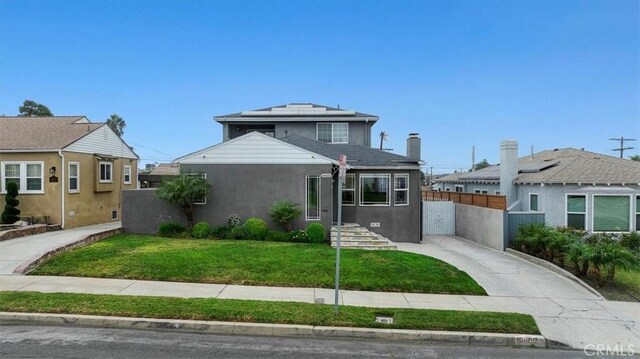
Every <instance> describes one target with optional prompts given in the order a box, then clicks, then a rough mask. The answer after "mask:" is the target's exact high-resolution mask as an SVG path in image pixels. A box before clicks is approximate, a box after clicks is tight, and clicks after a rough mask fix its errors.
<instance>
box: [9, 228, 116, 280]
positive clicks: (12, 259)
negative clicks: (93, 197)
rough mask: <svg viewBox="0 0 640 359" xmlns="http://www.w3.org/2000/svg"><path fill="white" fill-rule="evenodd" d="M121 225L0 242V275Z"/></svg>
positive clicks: (49, 233) (42, 234)
mask: <svg viewBox="0 0 640 359" xmlns="http://www.w3.org/2000/svg"><path fill="white" fill-rule="evenodd" d="M121 225H122V224H121V223H120V222H119V221H117V222H109V223H102V224H95V225H92V226H86V227H78V228H72V229H65V230H62V231H55V232H46V233H41V234H34V235H32V236H26V237H20V238H15V239H10V240H7V241H0V275H7V274H13V272H14V271H15V270H16V269H17V268H18V267H19V266H20V265H21V264H23V263H25V262H30V261H32V260H33V259H34V258H37V257H39V256H41V255H43V254H45V253H47V252H48V251H50V250H53V249H56V248H58V247H62V246H64V245H67V244H69V243H73V242H76V241H79V240H80V239H82V238H84V237H86V236H88V235H91V234H94V233H98V232H102V231H106V230H109V229H115V228H119V227H121Z"/></svg>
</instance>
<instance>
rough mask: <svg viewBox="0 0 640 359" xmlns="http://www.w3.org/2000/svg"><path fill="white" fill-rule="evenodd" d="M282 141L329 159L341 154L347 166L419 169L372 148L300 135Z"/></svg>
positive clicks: (403, 158)
mask: <svg viewBox="0 0 640 359" xmlns="http://www.w3.org/2000/svg"><path fill="white" fill-rule="evenodd" d="M280 140H282V141H285V142H288V143H290V144H292V145H294V146H298V147H300V148H303V149H305V150H307V151H311V152H314V153H317V154H319V155H322V156H324V157H328V158H331V159H335V160H337V159H338V156H340V155H341V154H343V155H346V156H347V165H349V166H351V167H354V168H359V167H415V168H416V169H419V168H420V167H419V162H418V161H416V160H412V159H410V158H408V157H405V156H400V155H396V154H393V153H389V152H385V151H381V150H377V149H374V148H370V147H364V146H360V145H349V144H333V143H325V142H320V141H316V140H313V139H310V138H307V137H302V136H298V135H289V136H287V138H286V139H285V138H281V139H280Z"/></svg>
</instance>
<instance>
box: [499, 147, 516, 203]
mask: <svg viewBox="0 0 640 359" xmlns="http://www.w3.org/2000/svg"><path fill="white" fill-rule="evenodd" d="M516 177H518V142H517V141H515V140H504V141H502V142H501V143H500V193H501V194H503V195H505V196H507V207H509V206H510V205H511V204H512V203H513V202H514V201H515V200H516V195H517V193H516V186H515V185H514V184H513V181H514V180H515V179H516Z"/></svg>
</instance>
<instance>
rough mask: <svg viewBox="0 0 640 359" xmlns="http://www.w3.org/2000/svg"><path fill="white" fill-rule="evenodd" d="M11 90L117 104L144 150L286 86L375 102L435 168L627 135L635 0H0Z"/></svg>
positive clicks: (631, 126)
mask: <svg viewBox="0 0 640 359" xmlns="http://www.w3.org/2000/svg"><path fill="white" fill-rule="evenodd" d="M25 99H32V100H35V101H37V102H40V103H43V104H45V105H47V106H48V107H49V108H50V109H51V110H52V111H53V113H54V114H56V115H73V114H83V115H87V116H88V117H89V118H90V119H91V120H92V121H94V122H98V121H104V120H105V119H106V118H107V117H108V116H109V115H110V114H112V113H117V114H119V115H121V116H122V117H123V118H124V119H125V120H126V122H127V127H126V128H125V135H124V138H125V140H126V141H127V142H128V143H129V144H130V145H132V146H133V147H134V148H135V150H136V152H137V153H138V154H139V155H140V156H141V158H142V161H143V163H144V162H154V161H158V162H163V161H169V160H171V159H173V158H176V157H179V156H181V155H184V154H186V153H189V152H192V151H194V150H197V149H200V148H203V147H206V146H210V145H212V144H214V143H218V142H219V141H220V140H221V137H222V136H221V126H220V125H219V124H217V123H215V122H214V121H213V120H212V117H213V116H214V115H221V114H227V113H233V112H238V111H242V110H250V109H257V108H263V107H269V106H272V105H280V104H285V103H290V102H313V103H318V104H325V105H329V106H336V105H338V104H339V105H340V106H341V108H346V109H351V110H357V111H361V112H365V113H371V114H375V115H378V116H380V121H379V122H378V123H377V124H376V126H375V127H374V134H377V133H379V132H380V131H386V132H388V133H389V134H390V139H389V141H388V143H387V144H386V145H385V147H390V148H393V149H394V150H395V152H397V153H401V154H402V153H404V152H405V140H406V137H407V134H408V133H410V132H419V133H420V134H421V137H422V157H423V160H425V161H426V162H427V165H426V166H427V167H430V166H433V167H434V169H433V171H434V173H440V172H449V171H453V170H454V169H466V168H468V167H469V166H470V162H471V147H472V146H475V147H476V158H477V160H478V161H479V160H481V159H482V158H486V159H488V160H489V162H492V163H495V162H497V161H498V159H499V152H498V151H499V143H500V141H501V140H502V139H506V138H511V139H516V140H518V142H519V144H520V154H521V155H526V154H528V153H529V151H530V146H531V145H533V146H534V148H535V150H536V151H539V150H543V149H552V148H562V147H575V148H581V147H584V148H585V149H588V150H592V151H596V152H601V153H606V154H612V155H616V153H614V152H612V151H610V150H611V149H612V148H614V147H615V146H616V145H617V144H616V143H615V142H613V141H609V138H610V137H620V136H625V137H633V138H638V140H640V2H638V1H614V0H611V1H585V0H579V1H544V0H536V1H507V0H503V1H475V0H474V1H449V0H447V1H366V2H365V1H225V2H217V1H177V0H175V1H24V0H20V1H13V0H4V1H1V2H0V114H6V115H15V114H17V112H18V106H19V105H20V104H21V103H22V101H24V100H25ZM377 142H378V139H377V138H375V137H374V138H373V140H372V143H377ZM630 144H631V145H634V147H636V148H640V141H636V142H635V143H630ZM637 153H640V151H639V150H638V149H635V150H631V151H628V152H626V153H625V155H627V156H628V155H632V154H637Z"/></svg>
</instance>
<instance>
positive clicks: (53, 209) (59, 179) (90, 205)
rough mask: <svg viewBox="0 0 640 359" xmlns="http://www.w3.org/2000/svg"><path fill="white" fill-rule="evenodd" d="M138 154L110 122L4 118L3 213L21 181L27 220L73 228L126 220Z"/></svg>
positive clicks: (0, 161)
mask: <svg viewBox="0 0 640 359" xmlns="http://www.w3.org/2000/svg"><path fill="white" fill-rule="evenodd" d="M137 172H138V156H137V155H136V154H135V153H134V152H133V151H132V150H131V148H130V147H129V146H128V145H127V144H126V143H125V142H124V141H123V140H122V139H121V138H120V137H118V136H117V135H116V134H115V132H113V130H111V128H110V127H109V126H107V124H106V123H92V122H90V121H89V120H88V119H87V118H86V117H84V116H55V117H7V116H0V212H1V208H3V207H4V203H5V202H4V197H5V194H6V186H7V183H9V182H16V183H17V184H18V187H19V194H18V200H20V204H19V205H18V209H20V211H21V213H20V216H21V217H31V216H33V217H35V218H43V217H44V218H46V219H47V222H48V223H49V224H60V225H62V227H63V228H73V227H80V226H86V225H90V224H96V223H105V222H109V221H117V220H120V219H121V218H120V215H121V208H122V190H125V189H134V188H136V187H137V178H138V173H137Z"/></svg>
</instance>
